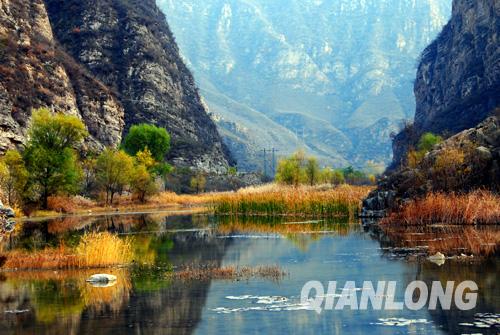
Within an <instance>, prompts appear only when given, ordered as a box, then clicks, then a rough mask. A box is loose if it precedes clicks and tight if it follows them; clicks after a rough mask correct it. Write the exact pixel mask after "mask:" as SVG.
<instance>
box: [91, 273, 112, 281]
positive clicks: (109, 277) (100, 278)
mask: <svg viewBox="0 0 500 335" xmlns="http://www.w3.org/2000/svg"><path fill="white" fill-rule="evenodd" d="M87 282H89V283H95V284H109V283H110V282H116V276H114V275H110V274H106V273H98V274H95V275H92V276H90V277H89V278H88V279H87Z"/></svg>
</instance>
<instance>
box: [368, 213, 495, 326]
mask: <svg viewBox="0 0 500 335" xmlns="http://www.w3.org/2000/svg"><path fill="white" fill-rule="evenodd" d="M363 228H364V230H365V232H366V233H367V234H369V235H370V237H371V238H373V239H375V240H377V241H379V244H380V247H381V249H382V254H383V255H384V256H385V257H388V258H406V261H409V262H411V263H415V264H416V266H417V271H416V273H415V276H411V277H410V276H408V278H406V279H405V281H406V283H405V284H408V283H409V282H410V281H413V280H421V281H424V282H425V283H427V287H429V289H430V287H431V286H432V282H433V281H440V282H441V285H442V287H443V288H445V287H446V283H447V282H448V281H453V282H454V283H455V287H456V286H457V285H458V284H459V283H461V282H463V281H468V280H471V281H473V282H475V283H476V284H477V285H478V287H479V290H478V298H477V305H476V308H474V309H472V310H470V311H461V310H459V309H458V308H457V307H456V305H455V304H454V303H452V305H451V309H450V310H443V309H442V308H441V306H440V305H438V306H437V308H436V310H431V311H429V314H430V315H431V317H432V319H433V322H434V323H435V324H436V325H440V326H441V327H442V330H443V331H445V332H447V333H449V334H472V333H474V334H475V333H481V334H498V331H499V327H498V325H497V327H496V328H495V326H492V327H490V328H476V327H471V326H467V325H464V324H474V322H476V321H479V322H482V321H483V320H482V319H481V317H480V314H482V313H493V314H495V313H497V314H498V309H497V308H498V306H499V305H500V290H499V287H498V278H499V277H500V260H499V259H498V257H496V256H495V254H494V253H493V254H490V256H489V257H486V258H479V257H455V258H454V259H447V260H446V261H445V263H444V264H442V265H437V264H434V263H432V262H430V261H428V260H427V259H426V256H427V255H428V253H430V254H433V253H434V252H436V251H439V250H441V251H443V252H444V253H448V254H451V255H454V254H460V253H461V252H466V253H467V252H470V250H469V249H471V247H474V245H473V244H472V243H471V240H472V239H471V238H469V235H471V231H472V233H473V234H472V235H474V236H482V235H484V234H497V233H498V228H497V227H478V228H474V227H435V228H432V229H430V230H429V229H422V228H418V227H415V228H414V229H415V230H414V231H411V229H404V230H395V231H388V230H387V229H383V228H381V227H380V226H378V225H377V222H376V221H373V220H363ZM412 236H415V237H412ZM437 237H439V238H437ZM450 241H451V242H450ZM424 242H425V243H424ZM438 248H441V249H438ZM443 248H444V249H443ZM446 248H447V250H446ZM478 250H479V249H478ZM481 250H484V248H483V249H481ZM496 252H497V253H498V250H497V251H496ZM424 256H425V257H424ZM497 318H498V317H497Z"/></svg>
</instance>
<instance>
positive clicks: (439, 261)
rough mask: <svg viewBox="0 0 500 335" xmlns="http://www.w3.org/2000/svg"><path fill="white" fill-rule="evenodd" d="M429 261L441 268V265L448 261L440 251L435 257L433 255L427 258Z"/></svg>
mask: <svg viewBox="0 0 500 335" xmlns="http://www.w3.org/2000/svg"><path fill="white" fill-rule="evenodd" d="M427 259H428V260H429V261H431V262H432V263H434V264H437V265H439V266H441V265H443V264H444V262H445V260H446V257H445V256H444V255H443V254H442V253H440V252H439V251H438V252H436V253H435V254H434V255H431V256H429V257H427Z"/></svg>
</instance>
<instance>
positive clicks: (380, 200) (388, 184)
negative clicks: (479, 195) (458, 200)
mask: <svg viewBox="0 0 500 335" xmlns="http://www.w3.org/2000/svg"><path fill="white" fill-rule="evenodd" d="M499 33H500V2H499V1H491V0H469V1H465V0H454V1H453V11H452V17H451V19H450V21H449V23H448V24H447V25H446V26H445V27H444V29H443V31H442V32H441V34H440V35H439V36H438V37H437V39H436V40H435V41H434V42H433V43H431V44H430V45H429V46H428V47H427V48H426V49H425V51H424V52H423V54H422V57H421V60H420V64H419V66H418V73H417V79H416V81H415V96H416V104H417V106H416V113H415V119H414V124H411V125H408V126H407V127H406V128H405V130H403V131H402V132H401V133H399V134H398V135H397V136H396V138H395V140H394V156H395V161H394V164H393V167H392V168H393V169H392V170H391V171H389V172H388V173H387V176H386V177H385V178H383V179H382V180H381V181H380V183H379V186H378V189H377V190H375V191H374V192H372V193H371V194H370V196H369V197H368V199H367V200H366V201H365V203H364V207H365V213H368V214H370V213H371V214H373V212H371V211H373V210H376V211H377V210H383V209H386V208H387V207H395V206H397V205H398V204H399V203H403V202H405V201H406V200H407V199H408V198H412V197H416V196H420V195H422V194H425V193H427V192H431V191H447V192H450V191H451V192H462V191H470V190H472V189H476V188H486V189H491V190H494V191H496V192H498V190H500V44H499V43H498V36H499ZM429 131H430V132H434V133H438V134H441V135H443V136H444V137H446V140H445V141H443V142H442V143H440V144H438V145H436V146H434V148H433V149H432V150H431V151H430V152H428V153H427V154H426V155H425V157H423V158H422V161H421V162H420V163H417V164H416V166H409V165H410V164H404V159H403V158H404V157H405V156H406V152H407V150H408V148H409V147H411V146H414V145H415V144H416V143H417V141H418V139H419V138H420V136H421V135H422V134H423V133H425V132H429ZM443 162H444V163H443ZM402 163H403V164H402ZM445 163H446V164H445ZM443 166H444V167H445V168H447V169H448V172H447V174H446V175H444V176H443V175H442V174H441V175H440V174H439V171H440V169H443ZM452 168H453V169H454V170H452V171H451V172H450V171H449V170H450V169H452ZM442 184H444V186H443V185H442ZM375 214H377V213H376V212H375Z"/></svg>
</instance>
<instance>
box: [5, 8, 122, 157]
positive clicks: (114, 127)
mask: <svg viewBox="0 0 500 335" xmlns="http://www.w3.org/2000/svg"><path fill="white" fill-rule="evenodd" d="M0 46H1V48H0V59H1V62H0V153H2V152H4V151H5V150H7V149H9V148H14V147H15V146H17V145H19V144H22V143H23V142H24V141H25V135H26V134H25V132H26V128H27V125H28V123H29V120H30V117H31V111H32V109H33V108H38V107H45V106H47V107H53V108H54V109H56V110H59V111H63V112H65V113H68V114H73V115H77V116H79V117H80V118H81V119H82V120H83V121H84V122H85V124H86V125H87V128H88V130H89V133H90V135H91V136H90V137H89V138H88V139H87V141H86V143H87V145H88V146H90V147H91V148H92V149H99V148H102V146H103V145H111V146H113V145H117V144H118V143H119V142H120V140H121V135H122V129H123V125H124V121H123V115H124V112H123V108H122V107H121V104H120V103H119V101H118V100H117V98H116V97H115V95H114V94H113V93H112V92H111V90H110V89H108V88H107V87H106V86H105V85H103V84H102V83H101V82H99V81H98V80H96V79H94V77H93V76H91V75H90V74H89V73H88V72H87V71H86V70H85V68H84V67H82V66H80V65H79V64H78V63H77V62H75V61H74V59H72V57H70V56H69V55H67V54H66V53H65V52H64V51H63V50H62V48H60V47H59V46H58V43H57V41H55V39H54V37H53V32H52V28H51V25H50V22H49V18H48V16H47V12H46V9H45V4H44V3H43V1H42V0H32V1H24V0H0Z"/></svg>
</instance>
